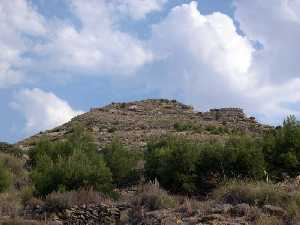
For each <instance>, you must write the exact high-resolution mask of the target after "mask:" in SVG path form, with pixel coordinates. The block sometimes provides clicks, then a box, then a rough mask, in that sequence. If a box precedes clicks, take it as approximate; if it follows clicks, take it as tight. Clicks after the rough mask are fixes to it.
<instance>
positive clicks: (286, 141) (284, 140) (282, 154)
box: [263, 116, 300, 180]
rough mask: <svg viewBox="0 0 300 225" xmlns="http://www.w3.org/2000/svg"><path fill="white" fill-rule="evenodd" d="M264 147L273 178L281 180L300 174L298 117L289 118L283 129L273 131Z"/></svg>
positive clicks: (266, 138)
mask: <svg viewBox="0 0 300 225" xmlns="http://www.w3.org/2000/svg"><path fill="white" fill-rule="evenodd" d="M263 146H264V153H265V158H266V161H267V163H268V171H269V172H270V175H271V177H273V178H275V179H279V180H280V179H283V178H285V177H286V176H290V177H296V176H298V175H299V174H300V123H299V122H298V121H297V120H296V117H294V116H290V117H288V118H287V119H286V120H285V121H284V122H283V126H282V127H278V128H277V129H275V130H271V131H270V132H269V133H268V134H267V135H266V136H265V138H264V143H263Z"/></svg>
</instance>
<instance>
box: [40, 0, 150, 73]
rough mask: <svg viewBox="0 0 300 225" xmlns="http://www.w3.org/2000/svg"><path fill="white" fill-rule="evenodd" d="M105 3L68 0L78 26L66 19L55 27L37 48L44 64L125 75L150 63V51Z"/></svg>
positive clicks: (58, 67) (53, 66) (69, 70)
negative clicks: (129, 32)
mask: <svg viewBox="0 0 300 225" xmlns="http://www.w3.org/2000/svg"><path fill="white" fill-rule="evenodd" d="M108 2H109V1H104V0H90V1H85V0H71V1H70V8H71V12H72V13H73V15H74V16H75V17H76V18H77V19H78V20H79V21H80V27H78V26H76V25H74V24H69V23H68V24H67V23H65V21H60V24H59V25H57V24H56V26H54V28H53V29H52V35H51V37H50V38H49V41H48V42H47V44H45V45H41V46H40V47H39V48H37V50H38V51H37V54H41V55H43V56H46V57H44V58H45V59H46V60H45V61H43V62H42V64H43V66H46V67H48V68H49V67H50V69H51V66H52V69H53V70H55V71H57V70H60V71H66V72H72V73H81V74H94V75H103V74H118V75H123V74H126V75H128V74H132V73H134V72H135V71H136V70H137V69H139V68H140V67H141V66H143V65H144V64H146V63H147V62H150V61H151V60H152V57H153V56H152V53H151V51H150V50H149V49H147V48H146V47H145V44H144V43H143V42H142V41H141V40H139V39H137V38H135V37H133V36H131V35H130V34H128V33H126V32H123V31H121V30H120V29H119V23H120V21H119V19H118V18H117V17H118V16H115V15H116V11H115V10H116V8H115V7H112V5H111V4H112V3H111V4H109V3H108ZM116 4H117V3H116V2H115V3H113V5H114V6H115V5H116ZM120 4H121V2H120V3H118V5H120Z"/></svg>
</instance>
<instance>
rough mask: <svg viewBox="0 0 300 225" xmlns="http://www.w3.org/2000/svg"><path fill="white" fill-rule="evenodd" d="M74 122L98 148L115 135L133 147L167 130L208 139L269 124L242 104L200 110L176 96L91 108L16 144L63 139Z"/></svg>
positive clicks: (261, 129) (256, 131)
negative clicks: (250, 113) (68, 120)
mask: <svg viewBox="0 0 300 225" xmlns="http://www.w3.org/2000/svg"><path fill="white" fill-rule="evenodd" d="M74 124H79V125H80V126H82V127H83V128H85V129H87V130H88V131H89V132H90V133H91V134H92V135H93V136H94V138H95V140H96V144H97V145H98V146H99V149H101V148H103V147H104V146H105V145H106V144H108V143H110V142H111V140H112V139H113V138H114V137H118V138H119V139H120V140H121V142H122V143H123V144H126V145H127V146H129V147H130V148H143V147H144V146H145V144H146V142H147V140H149V139H150V138H155V137H159V136H162V135H167V134H172V135H180V136H185V137H187V138H191V139H196V140H205V139H208V138H220V137H224V136H226V135H228V134H234V133H239V134H240V133H250V134H254V135H255V134H261V133H262V132H264V131H265V130H266V129H269V128H270V127H269V126H266V125H263V124H260V123H258V122H257V121H256V120H255V118H254V117H247V116H246V114H245V113H244V111H243V110H242V109H240V108H220V109H211V110H209V111H208V112H199V111H195V110H194V109H193V107H192V106H189V105H185V104H183V103H180V102H178V101H176V100H167V99H148V100H142V101H134V102H128V103H111V104H109V105H107V106H104V107H101V108H92V109H91V110H90V111H89V112H87V113H84V114H82V115H79V116H77V117H75V118H73V119H72V120H71V121H70V122H68V123H66V124H63V125H61V126H59V127H57V128H54V129H51V130H48V131H45V132H41V133H39V134H37V135H35V136H32V137H30V138H27V139H25V140H23V141H21V142H19V143H17V145H18V146H19V147H21V148H22V149H28V148H30V147H31V146H33V145H35V144H36V143H37V142H38V141H39V140H40V138H41V137H44V136H46V137H48V138H49V139H50V140H60V139H63V138H64V137H65V135H66V134H68V133H70V132H71V131H72V127H73V126H74Z"/></svg>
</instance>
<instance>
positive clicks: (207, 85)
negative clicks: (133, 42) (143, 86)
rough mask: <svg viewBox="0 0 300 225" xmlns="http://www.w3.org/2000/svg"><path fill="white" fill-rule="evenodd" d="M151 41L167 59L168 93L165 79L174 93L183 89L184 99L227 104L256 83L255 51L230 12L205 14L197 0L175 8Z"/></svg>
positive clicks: (165, 61) (165, 69)
mask: <svg viewBox="0 0 300 225" xmlns="http://www.w3.org/2000/svg"><path fill="white" fill-rule="evenodd" d="M151 43H152V48H153V49H155V50H156V51H155V53H156V55H158V56H159V58H160V60H161V61H163V62H164V64H163V65H162V66H161V67H162V68H163V71H162V72H161V73H163V74H166V78H167V79H166V80H165V81H164V82H163V83H164V87H163V91H164V92H165V91H166V89H167V90H168V88H166V89H165V86H166V85H165V84H166V83H165V82H168V81H170V80H172V84H171V86H172V88H169V91H170V89H174V90H173V93H171V94H170V95H174V93H175V92H176V91H178V89H180V92H181V95H182V96H183V97H184V98H186V99H187V100H189V101H190V102H192V103H193V104H196V105H198V106H201V107H207V106H211V105H216V104H222V103H223V104H225V102H226V101H227V104H229V102H231V101H232V100H234V99H236V97H234V95H235V93H237V92H238V91H244V90H245V89H248V88H249V87H251V86H253V85H255V79H253V76H252V75H251V74H249V73H248V69H249V67H250V66H251V63H252V54H253V51H254V49H253V47H252V45H251V44H250V41H249V40H248V39H247V38H245V37H242V36H240V35H239V34H238V33H237V31H236V28H235V25H234V23H233V21H232V19H231V18H230V17H229V16H227V15H224V14H221V13H213V14H211V15H207V16H205V15H202V14H201V13H200V11H199V10H198V8H197V3H196V2H191V3H190V4H183V5H181V6H177V7H175V8H173V9H172V11H171V12H170V13H169V15H168V16H167V17H166V18H165V19H164V20H163V21H162V22H161V23H159V24H156V25H155V26H154V27H153V36H152V39H151ZM161 80H164V78H162V79H160V81H161ZM171 91H172V90H171ZM167 95H168V93H167ZM220 96H222V100H221V101H222V103H221V101H220V98H221V97H220ZM192 99H193V100H192Z"/></svg>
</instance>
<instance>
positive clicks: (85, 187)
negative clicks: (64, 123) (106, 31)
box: [0, 117, 300, 225]
mask: <svg viewBox="0 0 300 225" xmlns="http://www.w3.org/2000/svg"><path fill="white" fill-rule="evenodd" d="M176 129H177V130H185V129H194V128H191V127H190V126H181V125H180V124H177V125H176ZM218 132H219V131H218ZM222 132H223V131H222ZM2 146H4V145H2ZM5 146H6V147H5ZM5 146H4V147H3V148H1V153H0V162H1V163H0V192H1V193H0V218H1V219H0V223H1V224H120V225H125V224H128V225H129V224H133V225H135V224H136V225H139V224H146V225H148V224H149V225H151V224H154V225H156V224H165V225H173V224H186V225H188V224H195V225H196V224H198V225H201V224H220V225H225V224H229V225H230V224H231V225H234V224H261V225H266V224H270V225H271V224H272V225H276V224H291V225H296V224H299V221H300V184H299V178H298V177H297V176H298V175H299V174H300V125H299V123H298V122H297V120H296V118H295V117H289V118H287V119H286V120H285V121H284V123H283V126H282V127H278V128H276V129H269V130H267V131H266V132H265V133H264V134H262V135H260V136H257V135H251V134H237V133H231V134H226V138H222V139H219V138H217V139H213V138H211V139H208V140H206V141H199V140H195V139H190V138H185V137H184V136H180V137H179V136H174V135H172V134H166V135H163V136H161V137H160V138H157V137H155V138H152V140H149V141H148V142H147V144H146V145H145V148H144V151H140V150H135V149H130V148H128V146H125V145H124V144H122V142H120V141H119V139H118V137H117V136H116V137H115V138H114V139H113V140H112V141H111V142H110V143H108V144H107V145H105V146H104V147H103V148H101V151H99V149H98V148H97V145H96V144H95V141H94V139H93V138H92V136H91V135H90V134H89V133H88V132H87V131H86V130H85V129H84V128H82V127H80V126H73V128H72V131H71V132H69V134H68V135H66V136H65V137H64V139H60V140H57V141H53V140H52V141H49V139H47V138H45V139H42V140H40V142H38V143H37V144H36V145H35V146H34V147H33V148H32V149H31V150H29V151H28V152H22V151H19V150H18V149H16V147H14V146H9V145H5Z"/></svg>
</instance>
